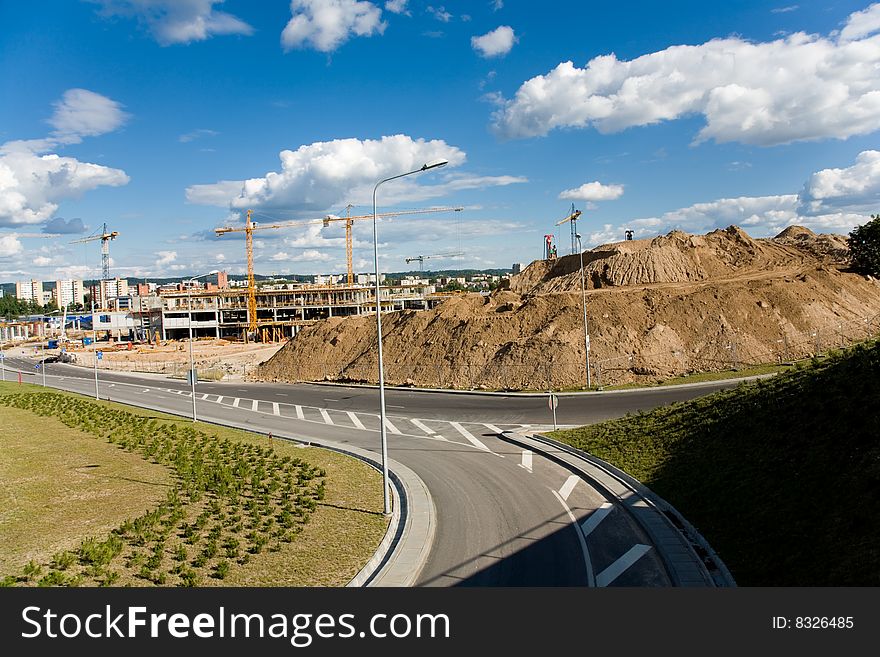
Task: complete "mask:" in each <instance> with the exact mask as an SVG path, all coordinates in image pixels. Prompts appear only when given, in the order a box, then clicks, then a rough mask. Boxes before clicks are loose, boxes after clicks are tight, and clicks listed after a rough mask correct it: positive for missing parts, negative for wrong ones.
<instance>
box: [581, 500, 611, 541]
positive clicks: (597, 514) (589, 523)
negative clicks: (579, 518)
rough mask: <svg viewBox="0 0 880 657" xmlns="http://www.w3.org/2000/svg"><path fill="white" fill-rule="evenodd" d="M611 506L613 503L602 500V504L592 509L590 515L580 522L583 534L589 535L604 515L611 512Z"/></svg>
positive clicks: (603, 518)
mask: <svg viewBox="0 0 880 657" xmlns="http://www.w3.org/2000/svg"><path fill="white" fill-rule="evenodd" d="M613 508H614V505H613V504H611V503H610V502H604V503H603V504H602V506H600V507H599V508H598V509H596V510H595V511H593V512H592V513H591V514H590V517H589V518H587V519H586V520H584V521H583V522H582V523H581V531H582V532H584V536H589V535H590V534H591V533H592V532H593V530H594V529H596V527H598V526H599V523H600V522H602V521H603V520H605V518H606V516H607V515H608V514H609V513H611V509H613Z"/></svg>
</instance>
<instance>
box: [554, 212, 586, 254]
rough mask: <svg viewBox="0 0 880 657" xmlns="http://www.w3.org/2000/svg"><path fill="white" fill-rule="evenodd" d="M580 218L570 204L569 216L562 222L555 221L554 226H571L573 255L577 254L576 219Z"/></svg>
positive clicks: (579, 213)
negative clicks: (567, 224) (567, 223)
mask: <svg viewBox="0 0 880 657" xmlns="http://www.w3.org/2000/svg"><path fill="white" fill-rule="evenodd" d="M580 216H581V211H580V210H575V209H574V203H572V204H571V211H570V212H569V215H568V216H567V217H566V218H565V219H563V220H562V221H557V222H556V225H557V226H561V225H562V224H564V223H566V222H569V223H570V225H571V254H572V255H574V254H575V253H577V220H578V217H580Z"/></svg>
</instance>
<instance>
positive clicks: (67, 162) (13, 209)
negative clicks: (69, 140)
mask: <svg viewBox="0 0 880 657" xmlns="http://www.w3.org/2000/svg"><path fill="white" fill-rule="evenodd" d="M5 146H6V145H4V146H3V147H0V226H16V225H22V224H37V223H42V222H44V221H47V220H48V219H50V218H52V216H53V215H54V214H55V212H56V211H57V210H58V204H59V202H60V201H61V200H63V199H66V198H77V197H79V196H81V195H82V194H83V193H84V192H87V191H90V190H93V189H96V188H97V187H101V186H104V185H108V186H111V187H117V186H119V185H125V184H126V183H127V182H128V181H129V178H128V176H127V175H126V174H125V172H124V171H122V170H120V169H111V168H110V167H105V166H102V165H99V164H90V163H88V162H80V161H79V160H77V159H75V158H72V157H62V156H60V155H55V154H48V155H37V154H35V153H32V152H30V151H12V152H6V151H4V150H3V149H4V148H5Z"/></svg>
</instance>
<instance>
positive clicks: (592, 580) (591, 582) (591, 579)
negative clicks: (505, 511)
mask: <svg viewBox="0 0 880 657" xmlns="http://www.w3.org/2000/svg"><path fill="white" fill-rule="evenodd" d="M550 492H551V493H553V495H554V497H556V499H557V500H559V503H560V504H561V505H562V507H563V508H564V509H565V512H566V513H567V514H568V517H569V518H571V524H572V525H574V531H575V533H576V534H577V537H578V543H580V545H581V553H582V554H583V555H584V567H585V568H586V570H587V586H596V577H595V575H594V574H593V561H592V560H591V559H590V551H589V549H588V548H587V539H586V538H584V535H583V533H582V532H581V530H580V528H579V527H578V526H577V518H575V517H574V514H573V513H572V512H571V509H569V508H568V504H566V503H565V500H564V499H562V498H561V497H560V496H559V493H557V492H556V491H555V490H552V489H551V491H550Z"/></svg>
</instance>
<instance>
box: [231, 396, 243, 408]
mask: <svg viewBox="0 0 880 657" xmlns="http://www.w3.org/2000/svg"><path fill="white" fill-rule="evenodd" d="M240 402H241V399H239V398H238V397H236V398H235V399H234V400H233V401H232V408H238V405H239V403H240Z"/></svg>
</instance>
